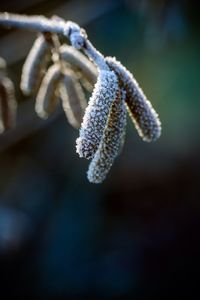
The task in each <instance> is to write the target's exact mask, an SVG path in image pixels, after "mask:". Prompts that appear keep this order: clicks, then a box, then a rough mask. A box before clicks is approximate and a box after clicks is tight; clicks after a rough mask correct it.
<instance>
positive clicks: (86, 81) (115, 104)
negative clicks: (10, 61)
mask: <svg viewBox="0 0 200 300" xmlns="http://www.w3.org/2000/svg"><path fill="white" fill-rule="evenodd" d="M0 25H3V26H6V27H16V28H23V29H26V30H33V31H37V32H38V33H39V35H38V37H37V38H36V41H35V42H34V44H33V46H32V48H31V50H30V52H29V54H28V56H27V59H26V61H25V63H24V66H23V69H22V78H21V90H22V92H23V93H24V94H25V95H30V94H35V95H36V104H35V110H36V113H37V114H38V116H40V117H41V118H47V117H48V116H49V115H50V114H52V113H53V112H54V111H55V109H56V107H57V104H58V102H59V100H61V104H62V107H63V110H64V112H65V115H66V117H67V120H68V122H69V123H70V125H72V126H73V127H75V128H80V131H79V137H78V138H77V141H76V151H77V153H78V154H79V156H80V157H84V158H87V159H91V163H90V166H89V169H88V173H87V175H88V180H89V181H90V182H92V183H101V182H102V181H103V180H104V179H105V178H106V176H107V174H108V172H109V170H110V168H111V166H112V164H113V162H114V160H115V158H116V157H117V156H118V155H119V153H121V149H122V147H123V144H124V139H125V129H126V111H128V112H129V115H130V117H131V119H132V120H133V123H134V125H135V127H136V129H137V131H138V133H139V135H140V136H141V137H142V139H143V140H144V141H149V142H150V141H153V140H156V139H157V138H158V137H159V136H160V134H161V123H160V120H159V118H158V115H157V113H156V111H155V110H154V108H153V106H152V105H151V103H150V101H149V100H148V99H147V98H146V96H145V94H144V93H143V91H142V89H141V88H140V87H139V85H138V83H137V81H136V80H135V78H134V77H133V75H132V74H131V73H130V72H129V71H128V70H127V69H126V68H125V67H124V66H123V65H122V64H121V63H120V62H118V61H116V60H115V58H112V57H104V56H103V54H101V53H100V52H99V51H98V50H97V49H96V48H95V47H94V46H93V45H92V43H91V42H90V41H89V39H88V37H87V34H86V32H85V30H84V29H82V28H81V27H80V26H79V25H78V24H76V23H74V22H71V21H65V20H63V19H62V18H59V17H57V16H53V17H52V18H50V19H48V18H45V17H44V16H20V15H16V14H9V13H0ZM60 37H62V39H60ZM63 37H64V38H66V39H67V40H68V41H69V43H70V44H71V46H70V45H68V44H65V43H64V44H62V43H61V42H60V40H64V39H63ZM80 50H81V51H80ZM91 87H93V92H92V95H91V97H90V99H89V102H88V105H87V101H86V96H85V93H84V89H85V88H86V89H87V90H90V89H91ZM4 98H5V99H3V101H1V103H6V104H8V97H7V98H6V97H4ZM6 99H7V100H6ZM5 101H6V102H5ZM9 103H11V102H9ZM2 111H6V110H5V108H4V110H2ZM9 111H10V112H11V110H9ZM5 120H6V119H5V114H4V115H1V116H0V127H2V126H1V124H3V123H4V124H5V123H6V121H5ZM81 122H82V123H81Z"/></svg>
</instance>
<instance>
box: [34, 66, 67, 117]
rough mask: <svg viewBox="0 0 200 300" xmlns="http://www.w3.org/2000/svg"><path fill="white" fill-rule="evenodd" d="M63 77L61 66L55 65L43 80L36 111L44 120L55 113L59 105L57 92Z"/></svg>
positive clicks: (37, 98)
mask: <svg viewBox="0 0 200 300" xmlns="http://www.w3.org/2000/svg"><path fill="white" fill-rule="evenodd" d="M61 76H62V73H61V71H60V66H59V65H57V64H54V65H52V66H51V67H50V68H49V69H48V71H47V73H46V75H45V76H44V78H43V80H42V83H41V86H40V89H39V91H38V95H37V97H36V104H35V111H36V112H37V114H38V115H39V116H40V117H41V118H43V119H46V118H47V117H48V116H49V115H50V114H51V113H53V112H54V110H55V108H56V106H57V104H58V95H57V92H58V87H59V81H60V79H61Z"/></svg>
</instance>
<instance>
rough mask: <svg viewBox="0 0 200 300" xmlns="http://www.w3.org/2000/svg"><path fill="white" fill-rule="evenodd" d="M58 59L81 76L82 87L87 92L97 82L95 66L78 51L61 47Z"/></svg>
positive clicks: (69, 47)
mask: <svg viewBox="0 0 200 300" xmlns="http://www.w3.org/2000/svg"><path fill="white" fill-rule="evenodd" d="M59 52H60V58H61V59H62V60H63V61H65V62H67V63H68V64H70V66H71V68H72V69H73V70H74V71H78V72H79V73H80V75H81V79H82V82H83V85H84V86H85V87H86V89H88V90H89V91H90V90H91V88H92V87H93V86H94V84H95V83H96V81H97V75H98V72H97V68H96V67H95V65H94V64H93V63H92V62H91V61H90V60H89V59H88V58H87V57H86V56H85V55H84V54H82V53H81V52H80V51H78V50H77V49H75V48H73V47H72V46H68V45H63V46H61V47H60V50H59Z"/></svg>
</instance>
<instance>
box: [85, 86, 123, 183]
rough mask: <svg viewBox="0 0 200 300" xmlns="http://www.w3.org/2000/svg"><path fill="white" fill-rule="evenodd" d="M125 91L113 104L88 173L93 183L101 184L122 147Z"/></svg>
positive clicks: (120, 93) (119, 94)
mask: <svg viewBox="0 0 200 300" xmlns="http://www.w3.org/2000/svg"><path fill="white" fill-rule="evenodd" d="M124 95H125V93H124V92H123V91H119V92H118V95H117V98H116V100H115V101H114V102H113V104H112V107H111V111H110V114H109V118H108V122H107V124H106V127H105V130H104V134H103V137H102V139H101V142H100V144H99V147H98V150H97V151H96V153H95V155H94V157H93V159H92V161H91V163H90V165H89V169H88V172H87V177H88V180H89V181H90V182H91V183H101V182H102V181H103V180H104V179H105V178H106V176H107V174H108V172H109V171H110V168H111V166H112V164H113V162H114V159H115V158H116V157H117V155H118V153H119V151H120V150H121V147H122V144H123V142H122V139H123V134H124V129H125V126H126V108H125V103H124Z"/></svg>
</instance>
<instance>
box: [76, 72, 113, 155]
mask: <svg viewBox="0 0 200 300" xmlns="http://www.w3.org/2000/svg"><path fill="white" fill-rule="evenodd" d="M117 90H118V80H117V76H116V75H115V73H114V72H113V71H104V70H103V71H100V72H99V76H98V79H97V83H96V84H95V88H94V91H93V93H92V96H91V98H90V100H89V104H88V106H87V108H86V111H85V115H84V118H83V122H82V124H81V129H80V137H79V138H78V139H77V141H76V142H77V147H76V151H77V153H78V154H79V156H80V157H85V158H87V159H89V158H92V157H93V156H94V154H95V152H96V150H97V148H98V146H99V144H100V141H101V138H102V135H103V132H104V128H105V126H106V123H107V119H108V115H109V112H110V108H111V105H112V103H113V101H114V100H115V99H116V94H117Z"/></svg>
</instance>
